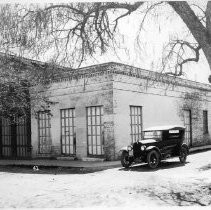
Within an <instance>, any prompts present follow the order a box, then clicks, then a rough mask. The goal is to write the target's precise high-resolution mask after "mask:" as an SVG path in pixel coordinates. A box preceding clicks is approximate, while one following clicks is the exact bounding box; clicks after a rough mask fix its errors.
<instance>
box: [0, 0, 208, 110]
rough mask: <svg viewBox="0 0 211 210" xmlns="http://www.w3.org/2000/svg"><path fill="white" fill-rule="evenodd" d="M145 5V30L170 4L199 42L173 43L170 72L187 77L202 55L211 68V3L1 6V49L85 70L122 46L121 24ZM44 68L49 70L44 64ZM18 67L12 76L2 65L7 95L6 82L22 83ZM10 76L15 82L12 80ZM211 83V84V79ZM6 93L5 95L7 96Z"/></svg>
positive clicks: (2, 75)
mask: <svg viewBox="0 0 211 210" xmlns="http://www.w3.org/2000/svg"><path fill="white" fill-rule="evenodd" d="M145 5H147V6H146V8H147V9H146V10H145V15H144V18H143V20H142V22H141V23H140V25H141V28H142V27H143V25H144V23H145V22H144V21H145V18H146V17H147V15H148V14H149V13H150V12H152V11H153V9H154V8H155V7H157V6H162V5H169V6H170V7H172V8H173V10H174V11H175V12H176V13H177V14H178V16H179V17H180V18H181V19H182V20H183V22H184V23H185V24H186V26H187V29H188V30H189V32H190V34H191V35H192V37H193V39H194V42H189V41H187V40H182V39H180V38H179V37H178V38H177V39H174V40H171V41H170V43H169V44H168V46H167V50H168V51H167V54H166V55H165V57H164V58H163V67H164V68H165V67H169V66H168V65H167V64H168V62H170V61H172V59H173V60H174V71H169V72H168V71H167V72H166V73H168V74H174V75H178V76H179V75H182V74H183V66H184V65H185V64H187V63H188V62H198V60H199V59H200V53H201V52H202V51H203V53H204V55H205V57H206V59H207V62H208V64H209V66H210V67H211V2H209V1H208V2H206V5H205V7H203V8H202V7H200V6H199V5H197V4H196V3H195V4H193V3H192V4H190V3H189V2H185V1H167V2H153V3H149V2H144V1H140V2H132V3H122V2H97V3H76V2H74V3H64V4H60V3H58V4H45V5H44V4H42V5H39V4H28V5H22V4H13V5H12V4H2V5H1V7H0V51H1V52H4V53H6V54H8V53H9V54H10V53H13V54H16V55H18V56H26V55H27V56H28V57H29V58H35V59H40V58H44V57H45V58H46V59H47V60H51V61H52V62H57V61H59V62H60V64H62V65H67V66H69V67H74V66H75V64H77V66H80V64H81V63H82V62H83V61H85V60H86V59H87V58H89V57H90V56H94V55H95V54H98V53H105V52H106V51H107V50H108V49H109V47H111V46H116V45H117V44H119V43H118V38H117V37H118V34H119V33H118V25H119V22H120V21H121V20H122V19H125V18H129V16H130V15H131V14H132V13H136V12H140V10H141V9H142V8H143V7H144V6H145ZM196 10H197V11H198V12H196ZM187 52H188V53H187ZM3 63H4V62H3ZM30 65H31V64H30ZM39 67H40V66H39ZM41 67H42V68H44V67H43V66H42V65H41ZM11 68H14V67H11ZM33 68H34V66H33ZM42 68H41V69H42ZM8 69H10V68H9V67H8ZM14 69H17V68H14ZM14 69H10V70H11V73H8V71H7V70H5V68H2V65H1V75H0V77H1V78H3V80H4V83H2V84H4V85H2V93H4V94H6V93H5V92H4V90H5V87H7V94H11V91H12V89H11V88H10V86H9V85H6V86H5V84H6V82H7V84H9V83H8V81H9V82H14V84H15V85H14V86H16V84H17V85H18V86H19V84H20V82H19V78H18V76H17V74H16V73H15V74H14V71H15V70H14ZM31 69H32V68H31ZM35 69H36V68H35ZM167 69H168V68H167ZM16 72H17V71H16ZM13 74H14V75H16V76H17V78H18V79H17V80H16V79H14V78H13V76H11V75H13ZM26 75H27V78H30V77H29V76H28V74H21V77H24V76H26ZM6 78H7V79H6ZM8 78H13V81H10V79H8ZM34 78H36V81H35V79H33V80H32V81H33V82H32V83H34V84H38V83H37V82H39V77H34ZM25 79H26V78H25ZM25 79H24V78H22V79H21V81H26V80H25ZM30 80H31V78H30ZM5 81H6V82H5ZM209 81H210V82H211V77H210V78H209ZM21 84H22V83H21ZM24 84H25V83H24ZM15 90H17V88H15ZM4 94H3V95H2V97H6V95H4ZM15 95H16V96H18V95H17V94H15ZM10 104H12V102H11V103H10ZM6 106H7V105H6Z"/></svg>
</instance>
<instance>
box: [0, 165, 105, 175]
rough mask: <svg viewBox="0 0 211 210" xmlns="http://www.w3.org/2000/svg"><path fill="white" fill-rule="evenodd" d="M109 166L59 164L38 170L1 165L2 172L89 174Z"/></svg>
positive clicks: (40, 167) (41, 167)
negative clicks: (84, 166) (63, 165)
mask: <svg viewBox="0 0 211 210" xmlns="http://www.w3.org/2000/svg"><path fill="white" fill-rule="evenodd" d="M106 169H108V168H102V167H98V168H83V167H78V168H76V167H59V166H38V170H33V166H21V165H20V166H16V165H15V166H13V165H10V166H0V172H8V173H26V174H55V175H57V174H87V173H94V172H98V171H103V170H106Z"/></svg>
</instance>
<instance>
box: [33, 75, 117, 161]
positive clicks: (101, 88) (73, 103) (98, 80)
mask: <svg viewBox="0 0 211 210" xmlns="http://www.w3.org/2000/svg"><path fill="white" fill-rule="evenodd" d="M111 77H112V75H103V76H97V77H90V78H88V77H85V78H80V79H78V80H76V79H74V80H67V81H61V82H57V83H52V84H51V87H50V89H49V90H48V91H47V94H49V96H50V100H51V101H53V102H56V104H55V105H52V106H51V107H50V109H51V113H52V115H53V116H52V118H51V136H52V145H51V146H52V154H51V155H50V156H54V157H56V156H60V154H61V143H60V140H61V137H60V136H61V125H60V123H61V120H60V109H66V108H75V115H76V118H75V123H76V125H75V126H76V127H75V128H76V144H77V145H76V147H77V151H76V156H77V158H78V159H81V158H82V157H87V126H86V123H87V119H86V107H88V106H101V105H103V107H104V113H103V122H104V136H105V144H106V145H108V142H109V144H111V143H112V142H114V138H113V83H112V80H111ZM31 125H32V146H33V157H35V156H40V155H39V154H38V132H37V131H38V123H37V119H35V117H34V116H32V123H31ZM109 152H110V154H109V155H108V156H109V157H112V156H113V154H112V150H110V151H109ZM113 153H114V152H113ZM106 155H107V154H106Z"/></svg>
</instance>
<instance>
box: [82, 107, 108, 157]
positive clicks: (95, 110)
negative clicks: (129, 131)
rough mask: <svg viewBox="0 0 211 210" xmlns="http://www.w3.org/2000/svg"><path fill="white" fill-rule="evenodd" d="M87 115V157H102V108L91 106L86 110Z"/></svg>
mask: <svg viewBox="0 0 211 210" xmlns="http://www.w3.org/2000/svg"><path fill="white" fill-rule="evenodd" d="M86 114H87V139H88V142H87V143H88V155H91V156H100V155H101V156H102V155H104V149H103V146H104V137H103V121H102V117H103V107H102V106H92V107H87V108H86Z"/></svg>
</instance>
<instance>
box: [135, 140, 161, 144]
mask: <svg viewBox="0 0 211 210" xmlns="http://www.w3.org/2000/svg"><path fill="white" fill-rule="evenodd" d="M139 142H140V143H142V144H150V143H155V142H157V141H156V140H155V139H143V140H140V141H139Z"/></svg>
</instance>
